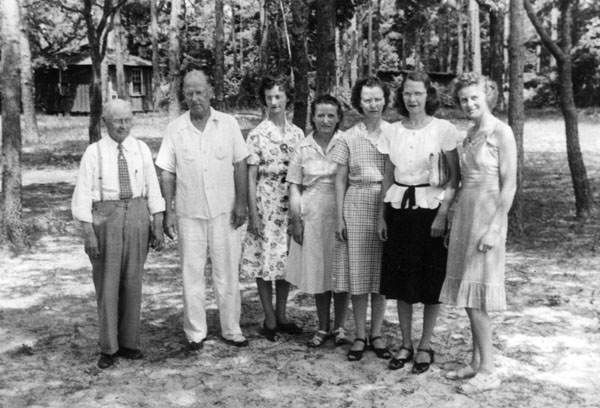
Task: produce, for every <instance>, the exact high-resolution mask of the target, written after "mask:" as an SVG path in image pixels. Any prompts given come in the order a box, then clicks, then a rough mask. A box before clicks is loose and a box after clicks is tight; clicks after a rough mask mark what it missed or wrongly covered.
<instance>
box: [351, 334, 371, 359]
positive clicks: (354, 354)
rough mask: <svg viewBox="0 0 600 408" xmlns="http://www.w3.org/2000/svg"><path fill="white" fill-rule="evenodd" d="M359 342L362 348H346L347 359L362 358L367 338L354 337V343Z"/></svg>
mask: <svg viewBox="0 0 600 408" xmlns="http://www.w3.org/2000/svg"><path fill="white" fill-rule="evenodd" d="M357 341H358V342H361V343H362V344H363V348H362V350H352V349H350V350H348V361H360V360H361V359H362V358H363V353H364V352H365V349H366V348H367V340H365V339H361V338H358V337H357V338H355V339H354V343H356V342H357Z"/></svg>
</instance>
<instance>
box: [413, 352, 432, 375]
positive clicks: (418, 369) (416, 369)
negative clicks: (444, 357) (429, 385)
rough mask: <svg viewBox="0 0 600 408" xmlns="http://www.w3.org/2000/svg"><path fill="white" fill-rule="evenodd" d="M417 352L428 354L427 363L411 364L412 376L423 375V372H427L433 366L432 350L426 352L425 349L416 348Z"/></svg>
mask: <svg viewBox="0 0 600 408" xmlns="http://www.w3.org/2000/svg"><path fill="white" fill-rule="evenodd" d="M417 351H422V352H423V353H427V354H429V362H427V363H417V362H416V361H415V362H414V363H413V367H412V373H413V374H421V373H424V372H425V371H427V370H429V366H431V365H432V364H433V360H434V359H433V356H434V355H435V353H434V352H433V350H432V349H429V350H426V349H420V348H418V349H417Z"/></svg>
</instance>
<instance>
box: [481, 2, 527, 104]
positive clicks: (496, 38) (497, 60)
mask: <svg viewBox="0 0 600 408" xmlns="http://www.w3.org/2000/svg"><path fill="white" fill-rule="evenodd" d="M489 14H490V77H491V78H492V79H493V80H494V81H496V83H497V84H498V90H499V91H500V92H499V95H498V106H497V108H498V109H499V110H500V111H504V109H505V106H504V105H505V102H504V92H503V87H504V83H503V81H504V10H503V9H502V8H500V7H490V11H489ZM520 14H521V24H523V18H522V17H523V8H522V7H521V11H520ZM515 18H516V17H515ZM521 31H522V28H521ZM511 33H512V31H511ZM519 34H520V35H524V34H523V33H522V32H520V33H519ZM520 41H522V39H521V40H520ZM520 47H523V45H522V44H521V45H520ZM523 58H524V57H523ZM511 89H512V86H511Z"/></svg>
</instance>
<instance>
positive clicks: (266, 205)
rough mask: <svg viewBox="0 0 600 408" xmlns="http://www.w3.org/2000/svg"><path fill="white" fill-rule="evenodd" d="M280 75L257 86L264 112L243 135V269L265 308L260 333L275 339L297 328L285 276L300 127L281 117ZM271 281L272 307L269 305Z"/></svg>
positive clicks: (287, 99) (286, 97)
mask: <svg viewBox="0 0 600 408" xmlns="http://www.w3.org/2000/svg"><path fill="white" fill-rule="evenodd" d="M290 92H291V89H290V87H289V85H288V83H287V81H286V80H285V79H284V78H276V79H273V78H270V77H267V78H265V79H264V80H263V81H262V82H261V84H260V86H259V89H258V95H259V98H260V102H261V103H262V105H263V106H264V107H265V109H266V112H267V116H266V119H265V120H264V121H263V122H261V123H260V124H259V125H258V126H257V127H256V128H254V129H253V130H252V131H251V132H250V133H249V134H248V140H247V145H248V150H250V156H248V159H247V163H248V207H249V218H248V233H247V234H246V238H245V240H244V245H243V250H242V272H243V273H245V274H246V275H247V276H249V277H253V278H256V284H257V286H258V295H259V297H260V301H261V304H262V307H263V311H264V313H265V320H264V323H263V327H262V330H261V333H262V334H263V335H264V336H265V337H266V338H267V339H268V340H270V341H275V340H276V337H277V332H284V333H289V334H299V333H302V329H301V328H299V327H298V326H296V325H295V324H294V323H292V322H290V321H289V320H288V318H287V316H286V303H287V297H288V292H289V289H290V284H289V282H287V281H286V280H285V266H286V261H287V253H288V246H289V236H288V234H287V230H288V228H287V224H288V214H287V212H288V184H287V183H286V180H285V175H286V173H287V169H288V164H289V160H290V155H291V153H292V150H293V148H294V146H295V145H296V144H297V143H298V141H299V140H300V139H301V138H302V137H303V133H302V130H300V128H298V127H297V126H295V125H294V124H292V123H290V122H288V121H287V119H286V108H287V106H288V105H289V104H290V103H291V102H292V98H291V96H290ZM273 281H275V307H273V300H272V298H273Z"/></svg>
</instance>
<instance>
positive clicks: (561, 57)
mask: <svg viewBox="0 0 600 408" xmlns="http://www.w3.org/2000/svg"><path fill="white" fill-rule="evenodd" d="M523 7H524V8H525V11H526V12H527V16H529V20H531V24H533V27H534V28H535V31H537V33H538V34H539V36H540V38H541V40H542V43H543V44H544V45H545V46H546V48H548V51H550V53H551V54H552V55H553V56H554V58H556V61H557V62H559V63H561V64H562V63H563V62H564V61H565V60H566V59H567V57H568V56H567V55H565V53H564V51H563V50H562V49H561V48H560V47H559V46H558V44H556V42H554V41H553V40H552V37H551V36H550V34H548V32H547V31H546V30H545V29H544V27H543V26H542V22H541V21H540V19H539V18H538V17H537V15H536V14H535V10H534V9H533V6H532V5H531V2H530V1H529V0H523Z"/></svg>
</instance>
